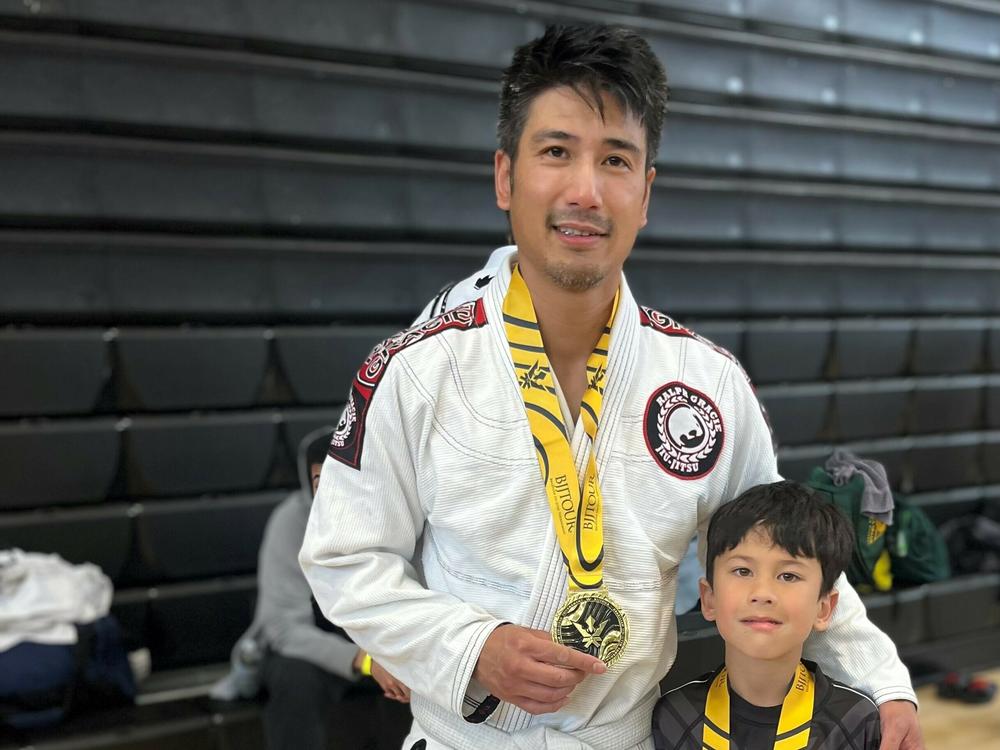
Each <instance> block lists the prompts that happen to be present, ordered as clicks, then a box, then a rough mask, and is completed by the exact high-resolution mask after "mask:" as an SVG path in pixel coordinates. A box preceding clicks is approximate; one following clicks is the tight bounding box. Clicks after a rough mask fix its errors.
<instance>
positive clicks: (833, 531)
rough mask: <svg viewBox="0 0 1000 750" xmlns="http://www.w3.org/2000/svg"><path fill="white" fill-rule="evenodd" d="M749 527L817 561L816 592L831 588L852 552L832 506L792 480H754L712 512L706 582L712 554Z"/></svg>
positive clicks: (847, 527)
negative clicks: (819, 577) (754, 483)
mask: <svg viewBox="0 0 1000 750" xmlns="http://www.w3.org/2000/svg"><path fill="white" fill-rule="evenodd" d="M752 530H753V531H761V532H763V533H764V534H766V535H767V536H768V537H770V539H771V542H772V543H773V544H775V545H777V546H778V547H781V548H782V549H785V550H787V551H788V552H789V553H791V554H792V555H794V556H795V557H811V558H813V559H814V560H818V561H819V565H820V568H821V569H822V571H823V584H822V586H821V588H820V592H819V593H820V596H822V595H823V594H827V593H829V592H830V591H831V590H832V589H833V584H834V583H835V582H836V581H837V577H838V576H839V575H840V574H841V573H842V572H843V571H844V569H845V568H846V567H847V564H848V563H849V562H850V560H851V554H852V553H853V552H854V531H853V529H852V528H851V522H850V521H848V520H847V516H845V515H844V514H843V513H842V512H841V510H840V509H839V508H838V507H837V506H836V505H834V504H833V503H828V502H825V501H824V500H823V499H822V498H820V497H819V496H818V495H817V494H816V493H815V492H813V491H812V490H811V489H809V488H808V487H806V486H805V485H802V484H799V483H798V482H789V481H785V482H775V483H774V484H759V485H757V486H756V487H751V488H750V489H749V490H747V491H746V492H744V493H743V494H742V495H740V496H739V497H737V498H736V499H735V500H733V501H732V502H729V503H726V504H725V505H723V506H722V507H721V508H719V509H718V510H717V511H716V512H715V515H713V516H712V520H711V522H710V523H709V525H708V555H707V557H706V561H705V574H706V576H705V577H706V578H707V579H708V583H709V585H711V584H712V574H713V570H712V568H713V567H714V566H715V558H717V557H718V556H719V555H721V554H723V553H724V552H727V551H728V550H731V549H733V548H734V547H736V546H737V545H738V544H739V543H740V542H742V541H743V540H744V539H745V538H746V536H747V534H748V533H750V531H752Z"/></svg>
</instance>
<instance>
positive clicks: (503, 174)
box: [493, 148, 512, 211]
mask: <svg viewBox="0 0 1000 750" xmlns="http://www.w3.org/2000/svg"><path fill="white" fill-rule="evenodd" d="M511 168H512V165H511V163H510V155H509V154H508V153H507V152H506V151H504V150H503V149H499V148H498V149H497V151H496V153H495V154H493V184H494V188H495V189H496V193H497V207H498V208H499V209H500V210H501V211H510V177H511Z"/></svg>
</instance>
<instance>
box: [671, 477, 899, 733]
mask: <svg viewBox="0 0 1000 750" xmlns="http://www.w3.org/2000/svg"><path fill="white" fill-rule="evenodd" d="M853 544H854V538H853V535H852V529H851V525H850V522H849V521H848V520H847V518H846V517H845V516H844V515H842V514H841V512H840V511H839V510H838V509H837V508H836V507H834V506H833V505H832V504H830V503H826V502H823V501H822V500H821V499H819V498H818V497H816V496H815V495H814V494H813V493H812V491H811V490H809V489H807V488H806V487H804V486H802V485H800V484H797V483H795V482H776V483H774V484H766V485H759V486H757V487H753V488H752V489H750V490H747V491H746V492H745V493H743V494H742V495H740V496H739V497H738V498H736V499H735V500H733V501H732V502H730V503H727V504H726V505H723V506H722V507H721V508H720V509H719V510H718V511H717V512H716V514H715V515H714V516H713V517H712V521H711V523H710V524H709V528H708V555H707V559H706V566H705V569H706V576H707V580H706V579H705V578H703V579H702V580H701V582H700V585H701V607H702V613H703V615H704V616H705V619H707V620H712V621H714V622H715V623H716V625H717V626H718V628H719V633H720V634H721V635H722V638H723V640H724V641H725V643H726V662H725V664H724V665H723V666H721V667H719V668H718V669H716V670H715V671H714V672H712V673H710V674H707V675H704V676H703V677H701V678H699V679H697V680H694V681H693V682H689V683H688V684H686V685H682V686H681V687H679V688H677V689H675V690H671V691H670V692H668V693H667V694H666V695H664V696H663V697H662V698H660V701H659V703H657V704H656V708H655V709H654V712H653V738H654V741H655V745H656V748H657V750H687V749H688V748H692V749H695V750H702V748H710V750H771V748H780V750H821V749H822V750H834V749H836V750H869V749H870V750H878V747H879V743H880V740H881V730H880V726H879V714H878V709H877V708H876V706H875V704H874V703H873V702H872V701H871V700H870V699H869V698H868V697H867V696H866V695H864V694H863V693H860V692H858V691H857V690H854V689H852V688H849V687H847V686H846V685H841V684H840V683H837V682H835V681H833V680H831V679H829V678H828V677H826V675H824V674H823V673H822V672H821V671H820V669H819V667H818V666H817V665H816V664H814V663H813V662H808V661H803V660H802V645H803V643H804V642H805V640H806V638H807V637H808V636H809V634H810V633H811V632H812V631H814V630H826V628H827V627H828V626H829V624H830V619H831V617H832V615H833V610H834V608H835V607H836V606H837V592H836V591H835V590H834V588H833V585H834V582H835V581H836V580H837V577H838V576H839V575H840V573H841V571H843V570H844V568H845V567H846V565H847V563H848V561H849V560H850V557H851V554H852V550H853Z"/></svg>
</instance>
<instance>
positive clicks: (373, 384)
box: [327, 298, 487, 470]
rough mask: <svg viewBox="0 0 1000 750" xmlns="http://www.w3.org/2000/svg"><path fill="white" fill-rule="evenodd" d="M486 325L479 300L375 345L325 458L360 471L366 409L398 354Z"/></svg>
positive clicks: (359, 372) (355, 383)
mask: <svg viewBox="0 0 1000 750" xmlns="http://www.w3.org/2000/svg"><path fill="white" fill-rule="evenodd" d="M486 322H487V321H486V309H485V307H484V306H483V300H482V299H481V298H480V299H477V300H473V301H471V302H466V303H465V304H463V305H459V306H458V307H455V308H453V309H451V310H449V311H448V312H446V313H444V314H443V315H438V316H437V317H435V318H431V319H430V320H427V321H425V322H423V323H420V324H419V325H415V326H413V327H412V328H407V329H406V330H405V331H401V332H399V333H397V334H395V335H393V336H390V337H389V338H387V339H386V340H385V341H383V342H382V343H380V344H377V345H376V346H375V348H374V349H372V351H371V354H369V355H368V358H367V359H366V360H365V362H364V364H363V365H361V368H360V369H359V370H358V374H357V375H356V376H355V377H354V382H353V383H352V384H351V395H350V397H349V398H348V400H347V406H346V407H344V413H343V415H342V416H341V418H340V423H339V424H338V425H337V429H336V430H334V432H333V438H332V439H331V441H330V449H329V450H328V451H327V455H329V456H330V457H331V458H335V459H336V460H338V461H340V462H341V463H342V464H346V465H347V466H350V467H351V468H352V469H358V470H360V469H361V453H362V450H363V448H364V441H365V420H366V418H367V416H368V408H369V407H370V406H371V403H372V398H373V397H374V396H375V391H376V389H377V388H378V384H379V383H380V382H381V381H382V377H383V376H384V375H385V371H386V369H387V368H388V367H389V362H390V361H391V360H392V358H393V357H394V356H395V355H396V354H397V353H399V352H401V351H402V350H403V349H406V348H407V347H408V346H413V345H414V344H416V343H417V342H419V341H423V340H424V339H427V338H430V337H431V336H435V335H437V334H439V333H442V332H444V331H449V330H452V329H459V330H464V329H469V328H482V327H483V326H484V325H486Z"/></svg>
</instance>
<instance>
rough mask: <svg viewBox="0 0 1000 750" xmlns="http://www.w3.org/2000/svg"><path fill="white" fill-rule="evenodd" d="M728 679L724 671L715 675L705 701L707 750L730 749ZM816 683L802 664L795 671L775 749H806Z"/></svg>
mask: <svg viewBox="0 0 1000 750" xmlns="http://www.w3.org/2000/svg"><path fill="white" fill-rule="evenodd" d="M728 683H729V677H728V675H727V674H726V668H725V667H723V668H722V670H721V671H720V672H719V674H717V675H716V676H715V679H714V680H712V685H711V687H709V689H708V697H707V698H706V699H705V725H704V727H703V729H702V734H701V744H702V745H703V746H704V747H706V748H708V749H709V750H729V736H730V731H729V684H728ZM815 699H816V681H815V680H814V679H813V676H812V673H811V672H810V671H809V670H808V669H806V666H805V664H803V663H802V662H799V664H798V666H797V667H796V668H795V677H794V678H793V679H792V686H791V687H790V688H789V689H788V692H787V693H786V694H785V700H784V701H783V702H782V704H781V716H780V717H779V718H778V730H777V732H776V734H775V738H774V750H805V748H806V747H808V746H809V725H810V724H811V723H812V717H813V703H814V702H815Z"/></svg>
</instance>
